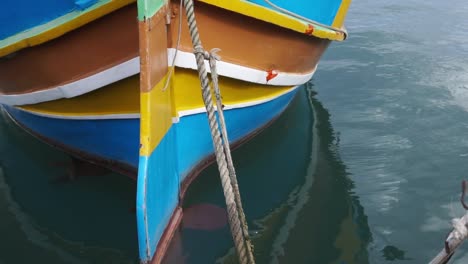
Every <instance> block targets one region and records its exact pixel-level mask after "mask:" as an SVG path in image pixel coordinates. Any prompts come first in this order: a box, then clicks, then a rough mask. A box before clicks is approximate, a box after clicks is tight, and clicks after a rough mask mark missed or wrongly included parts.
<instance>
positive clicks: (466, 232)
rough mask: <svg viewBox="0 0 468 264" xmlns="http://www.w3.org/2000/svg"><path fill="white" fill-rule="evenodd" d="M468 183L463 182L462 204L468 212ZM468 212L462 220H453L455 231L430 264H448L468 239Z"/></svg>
mask: <svg viewBox="0 0 468 264" xmlns="http://www.w3.org/2000/svg"><path fill="white" fill-rule="evenodd" d="M467 184H468V183H467V182H466V181H463V182H462V195H461V198H460V200H461V203H462V205H463V207H464V208H465V209H467V210H468V206H466V204H465V201H464V198H465V194H466V191H467ZM467 225H468V212H467V213H465V215H463V216H462V217H460V218H454V219H452V226H453V230H452V232H450V233H449V234H448V236H447V238H446V239H445V245H444V249H442V250H441V251H440V252H439V254H437V256H436V257H435V258H434V259H433V260H431V262H429V264H446V263H448V261H449V260H450V259H451V258H452V256H453V254H454V253H455V250H456V249H457V248H458V247H459V246H460V245H461V244H462V243H463V241H465V240H466V239H467V238H468V227H467Z"/></svg>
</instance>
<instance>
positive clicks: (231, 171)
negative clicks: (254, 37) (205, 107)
mask: <svg viewBox="0 0 468 264" xmlns="http://www.w3.org/2000/svg"><path fill="white" fill-rule="evenodd" d="M218 51H220V49H218V48H214V49H212V50H211V51H210V53H209V54H205V59H209V61H210V69H211V80H212V84H213V88H214V91H215V96H216V109H217V112H218V118H219V124H220V128H221V138H222V140H223V145H224V153H225V155H226V160H227V164H228V169H229V177H230V178H231V185H232V189H233V190H234V198H235V199H236V205H237V210H238V211H239V215H240V216H241V221H243V222H242V231H243V233H244V239H247V240H249V246H250V247H252V244H251V243H250V236H249V231H248V228H247V222H246V220H245V214H244V209H243V208H242V201H241V196H240V192H239V185H238V184H237V175H236V169H235V168H234V164H233V162H232V156H231V147H230V146H229V137H228V132H227V129H226V121H225V119H224V109H223V108H224V105H223V99H222V96H221V91H220V89H219V83H218V72H217V70H216V61H218V60H220V59H221V58H220V57H219V55H218V54H217V52H218ZM206 55H209V57H207V56H206ZM252 251H253V248H252ZM252 259H253V256H252Z"/></svg>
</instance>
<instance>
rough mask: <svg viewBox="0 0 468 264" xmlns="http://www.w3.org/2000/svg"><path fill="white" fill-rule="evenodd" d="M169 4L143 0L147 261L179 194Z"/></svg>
mask: <svg viewBox="0 0 468 264" xmlns="http://www.w3.org/2000/svg"><path fill="white" fill-rule="evenodd" d="M150 2H152V3H150ZM167 8H168V5H167V4H166V1H165V0H157V1H150V0H139V1H138V17H139V18H140V19H139V22H138V28H139V42H140V65H141V72H140V93H141V95H140V101H141V109H140V112H141V114H140V158H139V163H138V179H137V202H136V211H137V229H138V246H139V255H140V262H141V263H149V262H150V261H151V259H152V258H153V256H154V254H155V252H156V248H157V247H158V244H159V242H160V239H161V237H162V234H163V232H164V230H165V229H166V228H167V227H168V225H169V221H170V219H171V216H172V214H173V213H174V211H175V208H176V206H177V204H178V197H179V175H178V172H177V170H176V168H177V167H176V163H177V160H176V155H175V151H176V148H175V146H176V141H175V131H174V128H173V126H172V117H173V115H174V104H173V97H172V87H168V88H167V89H163V88H164V86H165V84H166V78H168V62H167V48H168V40H167V25H166V12H167Z"/></svg>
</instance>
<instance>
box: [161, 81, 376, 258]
mask: <svg viewBox="0 0 468 264" xmlns="http://www.w3.org/2000/svg"><path fill="white" fill-rule="evenodd" d="M313 95H314V92H313V90H312V84H311V83H308V84H307V85H305V87H303V88H300V91H299V92H298V94H297V96H296V97H295V99H294V100H293V101H292V102H291V104H290V106H289V107H288V109H287V110H286V111H285V112H284V113H283V114H282V115H281V117H279V119H278V120H277V121H276V122H274V123H273V125H272V126H271V127H270V128H268V129H267V130H265V131H264V132H263V133H261V134H260V135H258V136H257V137H256V138H254V139H253V140H252V141H250V142H249V144H246V145H244V146H243V147H241V148H239V149H238V150H236V151H234V153H233V158H234V162H235V166H236V168H237V175H238V176H239V178H238V179H239V186H240V191H241V195H242V199H243V205H244V210H245V213H246V216H247V218H248V219H247V220H248V222H249V227H250V231H251V235H252V240H253V244H254V254H255V258H256V261H257V263H347V264H350V263H359V264H361V263H368V262H369V261H368V253H367V246H368V245H369V243H370V242H371V240H372V237H371V232H370V230H369V226H368V223H367V216H366V215H365V213H364V209H363V207H362V206H361V205H360V202H359V198H358V197H357V196H356V195H355V194H354V193H353V186H354V183H353V182H352V181H351V180H350V179H349V177H348V173H347V172H346V166H345V164H344V163H343V162H342V161H341V159H340V156H339V152H338V147H339V137H338V136H337V135H336V134H335V132H334V131H333V128H332V126H331V123H330V114H329V113H328V112H327V110H326V109H325V108H324V107H323V106H322V104H321V103H320V102H319V101H318V100H317V99H315V98H314V97H313ZM229 232H230V231H229V227H228V224H227V218H226V213H225V210H224V198H223V193H222V188H221V185H220V182H219V178H218V171H217V168H216V166H215V165H211V166H210V167H208V168H207V169H206V170H205V171H204V172H203V173H202V174H201V175H200V176H199V177H198V178H197V180H195V182H193V183H192V185H191V186H190V188H189V189H188V191H187V193H186V196H185V200H184V218H183V220H182V224H181V226H180V227H179V229H178V231H177V232H176V234H175V236H174V239H173V240H172V243H171V245H170V248H169V251H168V253H167V255H166V257H165V260H164V262H165V263H214V262H218V263H236V262H237V259H236V255H235V252H234V250H233V244H232V240H231V237H230V233H229Z"/></svg>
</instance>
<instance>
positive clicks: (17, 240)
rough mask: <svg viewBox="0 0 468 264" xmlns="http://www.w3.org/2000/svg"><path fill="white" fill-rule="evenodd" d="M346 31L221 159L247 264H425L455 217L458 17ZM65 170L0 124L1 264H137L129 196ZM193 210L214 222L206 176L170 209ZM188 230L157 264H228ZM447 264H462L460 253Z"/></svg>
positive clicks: (467, 98)
mask: <svg viewBox="0 0 468 264" xmlns="http://www.w3.org/2000/svg"><path fill="white" fill-rule="evenodd" d="M347 28H348V31H349V33H350V36H349V38H348V40H347V41H345V42H343V43H336V44H333V45H332V46H331V47H330V49H329V50H328V52H327V54H326V55H325V56H324V58H323V59H322V61H321V64H320V66H319V70H318V71H317V73H316V75H315V77H314V79H313V80H312V82H311V83H310V84H309V85H307V87H303V88H301V91H300V92H299V94H298V96H297V97H296V98H295V99H294V101H293V103H292V104H291V106H290V107H289V108H288V109H287V110H286V112H285V113H284V114H283V115H282V116H281V117H280V118H279V119H278V120H277V121H276V122H275V123H274V124H273V125H272V126H271V127H270V128H269V129H267V130H266V131H264V132H263V133H262V134H260V135H259V136H258V137H256V138H255V139H253V140H252V141H250V142H249V143H248V144H246V145H244V146H243V147H241V148H239V149H237V150H236V151H235V152H234V155H233V156H234V159H235V163H236V166H237V170H238V175H239V183H240V189H241V194H242V198H243V201H244V206H245V212H246V214H247V218H248V221H249V227H250V229H251V232H252V235H253V242H254V245H255V255H256V259H257V262H258V263H319V264H320V263H337V264H342V263H347V264H349V263H427V262H428V261H429V260H430V259H431V258H432V257H433V256H434V255H435V254H436V253H437V252H438V251H439V250H440V249H441V247H442V246H443V239H444V237H445V235H446V234H447V232H448V231H449V229H450V219H451V218H453V217H458V216H461V215H462V214H463V213H464V211H463V210H462V209H461V206H460V204H459V202H458V198H459V191H460V190H459V189H460V182H461V180H462V179H468V139H467V138H468V77H467V76H468V30H467V29H468V5H467V4H466V2H465V1H462V0H451V1H414V0H409V1H402V0H396V1H391V2H388V1H370V0H360V1H354V3H352V5H351V9H350V13H349V15H348V19H347ZM64 162H65V163H66V162H70V160H69V158H68V157H67V156H66V155H64V154H62V153H61V152H59V151H57V150H55V149H53V148H50V147H48V146H46V145H44V144H42V143H41V142H39V141H37V140H35V139H33V138H31V137H30V136H29V135H28V134H25V133H24V132H22V131H20V130H19V129H17V128H16V127H15V126H14V125H13V124H11V123H8V122H6V121H0V167H1V169H0V234H1V235H0V263H4V264H9V263H28V262H33V261H34V262H37V263H136V262H137V259H138V257H137V239H136V223H135V213H134V212H133V208H134V197H135V188H136V186H135V183H134V182H133V181H132V180H129V179H127V178H125V177H123V176H120V175H115V174H108V175H103V176H99V177H80V178H78V180H76V181H74V182H70V183H57V182H56V181H54V179H56V178H57V177H60V176H62V175H64V174H65V173H66V167H64V166H58V165H57V163H64ZM200 204H210V205H216V206H219V207H223V197H222V191H221V186H220V184H219V180H218V176H217V171H216V167H215V166H211V167H209V168H208V169H207V170H206V171H205V172H203V174H202V175H201V176H200V177H199V179H198V180H197V181H196V182H195V183H194V185H193V186H192V187H191V189H190V190H189V191H188V193H187V197H186V201H185V203H184V207H185V208H186V210H187V211H189V210H190V209H191V208H196V206H197V205H200ZM215 220H218V221H217V222H222V221H221V220H219V219H215ZM187 222H189V221H188V220H184V224H183V225H182V228H181V229H180V230H179V232H178V233H177V234H176V238H175V240H174V243H173V244H172V245H171V249H170V254H169V255H168V258H167V259H166V262H167V263H213V262H216V261H218V262H220V263H231V262H233V255H232V251H231V248H232V242H231V240H230V234H229V230H228V228H227V226H221V227H220V228H218V229H215V230H210V231H206V230H200V229H195V228H192V227H191V226H190V225H189V224H186V223H187ZM215 222H216V221H215ZM453 263H468V248H466V246H465V247H462V248H461V249H460V250H459V252H458V253H457V254H456V255H455V258H454V261H453Z"/></svg>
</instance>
